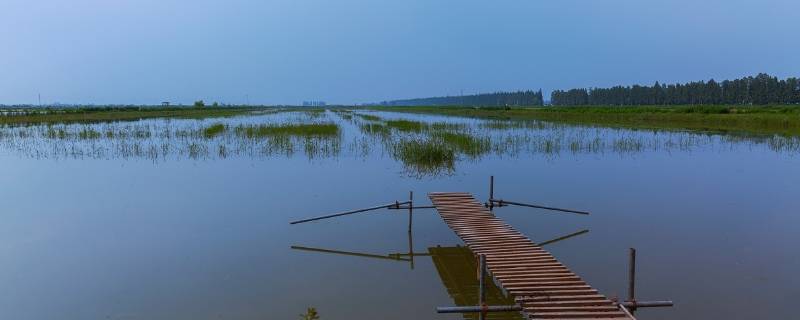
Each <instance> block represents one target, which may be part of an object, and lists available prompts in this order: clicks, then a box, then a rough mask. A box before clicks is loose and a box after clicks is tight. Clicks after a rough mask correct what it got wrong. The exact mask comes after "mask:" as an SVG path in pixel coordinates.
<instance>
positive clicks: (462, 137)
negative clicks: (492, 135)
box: [432, 132, 492, 158]
mask: <svg viewBox="0 0 800 320" xmlns="http://www.w3.org/2000/svg"><path fill="white" fill-rule="evenodd" d="M432 136H433V137H434V138H436V139H438V140H440V141H442V143H444V144H445V145H447V146H449V147H450V148H452V149H454V150H456V151H458V152H460V153H463V154H465V155H467V156H470V157H472V158H475V157H478V156H480V155H483V154H486V153H488V152H489V151H490V150H491V149H492V143H491V141H490V140H489V138H488V137H480V138H479V137H474V136H471V135H469V134H466V133H457V132H434V133H433V134H432Z"/></svg>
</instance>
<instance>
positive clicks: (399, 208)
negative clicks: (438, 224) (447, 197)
mask: <svg viewBox="0 0 800 320" xmlns="http://www.w3.org/2000/svg"><path fill="white" fill-rule="evenodd" d="M433 208H436V207H434V206H413V207H411V209H433ZM388 209H389V210H402V209H409V207H408V206H405V207H402V206H401V207H391V208H388Z"/></svg>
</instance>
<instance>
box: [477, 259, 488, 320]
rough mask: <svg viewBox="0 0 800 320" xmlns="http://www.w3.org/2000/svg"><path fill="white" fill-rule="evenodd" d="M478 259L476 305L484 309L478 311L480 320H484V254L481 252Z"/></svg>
mask: <svg viewBox="0 0 800 320" xmlns="http://www.w3.org/2000/svg"><path fill="white" fill-rule="evenodd" d="M478 259H479V265H480V266H479V268H480V272H478V274H479V277H480V278H479V280H478V286H479V287H478V305H479V306H481V308H484V311H481V313H480V320H486V311H485V307H486V283H485V281H486V255H483V254H481V255H479V256H478Z"/></svg>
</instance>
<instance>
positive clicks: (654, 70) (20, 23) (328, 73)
mask: <svg viewBox="0 0 800 320" xmlns="http://www.w3.org/2000/svg"><path fill="white" fill-rule="evenodd" d="M797 12H800V3H797V2H792V1H764V2H745V1H704V2H701V3H698V2H694V1H683V0H681V1H672V2H668V3H665V2H637V1H604V2H589V1H559V2H554V1H552V2H541V1H540V2H531V1H506V2H501V3H486V2H480V1H466V2H465V1H442V2H430V1H423V0H413V1H404V2H390V3H374V2H370V1H364V0H342V1H337V2H335V3H330V2H325V1H321V0H312V1H304V2H297V1H288V0H287V1H283V0H281V1H267V2H257V1H229V2H226V3H224V4H218V3H216V2H213V1H191V2H189V1H151V0H147V1H115V2H113V3H112V2H107V1H100V0H92V1H86V0H84V1H80V0H79V1H70V2H63V1H55V0H51V1H38V2H36V3H30V2H25V1H18V0H11V1H8V2H7V3H5V5H4V6H3V10H2V11H0V26H2V27H1V28H0V39H2V44H3V45H4V50H2V51H0V104H37V103H38V98H37V95H38V94H41V97H42V103H44V104H52V103H56V102H60V103H65V104H90V103H93V104H159V103H160V102H161V101H170V102H172V103H175V104H190V103H191V102H192V101H194V100H198V99H203V100H205V101H207V102H209V103H210V102H214V101H217V102H220V103H229V104H244V103H250V104H300V103H301V102H302V101H304V100H322V101H325V102H327V103H331V104H355V103H366V102H378V101H383V100H394V99H406V98H420V97H433V96H446V95H451V96H452V95H459V94H461V92H463V93H464V94H473V93H482V92H492V91H514V90H526V89H533V90H537V89H542V90H543V91H544V92H545V95H546V96H548V95H549V92H550V91H552V90H554V89H568V88H573V87H604V86H613V85H630V84H652V83H653V82H655V81H659V82H662V83H664V82H666V83H674V82H687V81H697V80H708V79H711V78H714V79H717V80H724V79H733V78H739V77H742V76H749V75H755V74H757V73H760V72H765V73H769V74H771V75H774V76H777V77H779V78H785V77H791V76H797V75H798V74H800V72H799V71H800V59H797V57H796V56H797V52H799V49H800V44H799V43H798V42H797V41H794V39H795V38H796V37H797V27H796V20H797Z"/></svg>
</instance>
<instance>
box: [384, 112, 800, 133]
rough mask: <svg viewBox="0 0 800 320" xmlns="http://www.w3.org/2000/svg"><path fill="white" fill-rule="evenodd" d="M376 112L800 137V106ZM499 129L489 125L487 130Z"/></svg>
mask: <svg viewBox="0 0 800 320" xmlns="http://www.w3.org/2000/svg"><path fill="white" fill-rule="evenodd" d="M373 109H376V110H387V109H388V110H392V111H402V112H410V113H423V114H440V115H450V116H460V117H475V118H484V119H495V120H543V121H555V122H562V123H574V124H587V125H602V126H612V127H627V128H663V129H690V130H703V131H740V132H749V133H766V134H782V135H793V136H800V106H793V105H776V106H700V105H696V106H578V107H572V106H570V107H550V108H511V109H510V110H503V109H501V108H465V107H385V108H380V107H376V108H373ZM534 124H535V122H534ZM494 125H495V124H487V126H494ZM496 125H497V126H505V125H502V124H496ZM520 125H524V123H520Z"/></svg>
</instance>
